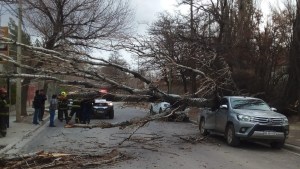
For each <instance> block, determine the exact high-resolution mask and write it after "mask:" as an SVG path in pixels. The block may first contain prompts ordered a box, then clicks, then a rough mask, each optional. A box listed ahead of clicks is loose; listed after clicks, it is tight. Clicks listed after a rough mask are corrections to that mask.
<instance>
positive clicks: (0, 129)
mask: <svg viewBox="0 0 300 169" xmlns="http://www.w3.org/2000/svg"><path fill="white" fill-rule="evenodd" d="M6 95H7V92H6V90H5V89H4V88H0V137H5V136H6V132H7V128H8V126H9V107H8V104H7V102H6Z"/></svg>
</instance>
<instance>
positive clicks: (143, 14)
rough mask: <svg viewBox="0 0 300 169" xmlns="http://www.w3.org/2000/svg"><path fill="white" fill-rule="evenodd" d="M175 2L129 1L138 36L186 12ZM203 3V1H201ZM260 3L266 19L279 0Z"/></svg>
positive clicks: (5, 18)
mask: <svg viewBox="0 0 300 169" xmlns="http://www.w3.org/2000/svg"><path fill="white" fill-rule="evenodd" d="M177 1H179V0H131V6H132V8H133V9H134V10H135V20H134V24H135V25H136V28H135V29H136V30H135V31H134V32H137V33H138V34H145V33H146V32H147V29H148V27H149V26H150V25H151V23H153V22H154V21H155V20H156V19H157V17H158V16H159V13H161V12H164V11H167V12H170V13H172V12H174V11H175V10H185V11H187V10H188V6H187V5H185V6H181V7H180V8H178V6H177ZM203 1H205V0H203ZM257 1H258V2H260V6H261V9H262V11H263V12H264V18H265V19H266V18H267V15H268V12H269V6H270V3H272V5H275V4H278V3H279V1H281V0H257ZM1 9H2V10H1ZM3 12H4V13H6V14H7V12H5V8H4V7H2V6H1V7H0V14H1V16H3V15H2V14H3ZM0 21H1V22H0V24H1V26H5V25H7V17H1V20H0ZM122 54H124V55H126V60H128V61H129V62H132V60H134V58H130V57H128V54H125V53H123V52H122ZM101 55H109V54H105V53H101Z"/></svg>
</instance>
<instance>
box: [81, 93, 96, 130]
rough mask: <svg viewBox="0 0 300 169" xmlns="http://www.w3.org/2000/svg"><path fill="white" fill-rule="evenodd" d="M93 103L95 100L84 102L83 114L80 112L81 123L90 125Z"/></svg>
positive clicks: (82, 103)
mask: <svg viewBox="0 0 300 169" xmlns="http://www.w3.org/2000/svg"><path fill="white" fill-rule="evenodd" d="M93 101H94V99H86V100H83V101H82V102H81V104H80V108H81V112H80V117H81V118H80V122H81V123H83V124H89V123H90V118H91V113H92V111H93V104H92V103H93Z"/></svg>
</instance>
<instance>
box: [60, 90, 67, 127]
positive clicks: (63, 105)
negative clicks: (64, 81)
mask: <svg viewBox="0 0 300 169" xmlns="http://www.w3.org/2000/svg"><path fill="white" fill-rule="evenodd" d="M68 104H69V101H68V99H67V93H66V92H61V94H60V96H59V98H58V119H59V120H60V121H63V117H62V116H63V115H65V120H66V124H68V123H69V115H68V109H69V107H68Z"/></svg>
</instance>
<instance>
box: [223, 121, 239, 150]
mask: <svg viewBox="0 0 300 169" xmlns="http://www.w3.org/2000/svg"><path fill="white" fill-rule="evenodd" d="M225 138H226V142H227V144H228V145H230V146H233V147H235V146H238V145H239V144H240V139H239V138H238V137H236V136H235V130H234V126H233V125H232V124H229V125H228V126H227V128H226V132H225Z"/></svg>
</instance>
